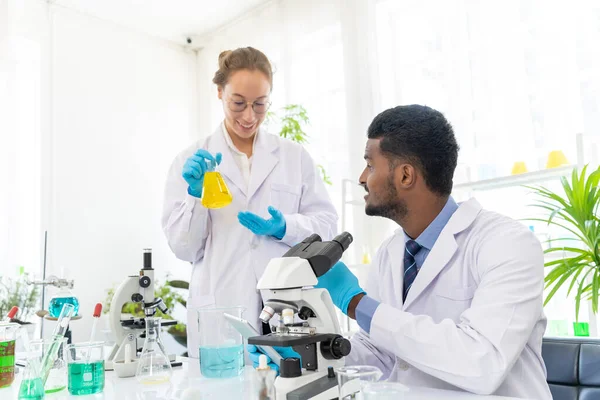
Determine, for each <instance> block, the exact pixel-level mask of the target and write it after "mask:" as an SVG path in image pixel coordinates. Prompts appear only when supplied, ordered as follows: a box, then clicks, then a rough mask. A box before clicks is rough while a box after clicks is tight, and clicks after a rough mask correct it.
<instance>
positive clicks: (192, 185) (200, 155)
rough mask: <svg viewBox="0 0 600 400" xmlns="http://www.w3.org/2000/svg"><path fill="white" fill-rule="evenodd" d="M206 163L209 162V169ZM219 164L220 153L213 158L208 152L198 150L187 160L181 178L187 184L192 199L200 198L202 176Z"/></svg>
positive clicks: (202, 183) (202, 182)
mask: <svg viewBox="0 0 600 400" xmlns="http://www.w3.org/2000/svg"><path fill="white" fill-rule="evenodd" d="M207 161H210V163H211V166H210V167H209V165H208V163H207ZM218 164H221V153H217V154H216V155H215V156H214V157H213V155H212V154H210V153H209V152H208V151H206V150H204V149H199V150H198V151H196V152H195V153H194V155H193V156H191V157H190V158H188V159H187V160H186V161H185V164H184V165H183V172H182V174H181V175H182V176H183V179H185V181H186V182H187V184H188V185H189V186H188V193H189V194H190V195H192V196H194V197H202V185H204V174H205V173H206V172H207V171H211V170H212V169H213V168H214V167H215V166H216V165H218Z"/></svg>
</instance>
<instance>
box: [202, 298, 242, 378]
mask: <svg viewBox="0 0 600 400" xmlns="http://www.w3.org/2000/svg"><path fill="white" fill-rule="evenodd" d="M244 310H245V308H244V307H206V308H198V309H197V310H196V312H197V313H198V335H199V343H200V351H199V353H200V372H202V376H205V377H207V378H232V377H235V376H238V375H240V374H241V373H242V372H243V371H244V343H243V339H242V335H241V334H240V333H239V332H238V331H237V330H236V329H235V328H234V327H233V326H232V325H231V324H230V323H229V321H228V320H226V319H225V317H224V316H223V314H224V313H227V314H230V315H233V316H234V317H238V318H241V317H242V314H243V313H244Z"/></svg>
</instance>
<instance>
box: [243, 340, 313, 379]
mask: <svg viewBox="0 0 600 400" xmlns="http://www.w3.org/2000/svg"><path fill="white" fill-rule="evenodd" d="M273 348H274V349H275V351H277V352H278V353H279V354H281V357H283V358H288V357H296V358H299V359H300V364H301V365H302V357H300V354H298V353H296V352H295V351H294V350H292V348H291V347H273ZM246 350H247V351H248V355H249V356H250V360H252V366H253V367H254V368H256V367H258V357H260V355H261V354H264V353H262V352H261V351H260V350H258V347H256V346H255V345H253V344H249V345H247V346H246ZM265 357H267V364H268V365H269V367H271V369H274V370H275V371H277V375H279V365H277V364H275V363H274V362H273V361H272V360H271V357H269V356H267V355H266V354H265Z"/></svg>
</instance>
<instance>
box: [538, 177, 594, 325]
mask: <svg viewBox="0 0 600 400" xmlns="http://www.w3.org/2000/svg"><path fill="white" fill-rule="evenodd" d="M586 171H587V165H586V166H585V167H583V169H582V171H581V172H578V170H577V168H575V169H573V172H572V174H571V179H570V180H569V179H567V178H566V177H561V180H560V181H561V186H562V192H561V193H555V192H552V191H551V190H548V189H546V188H545V187H542V186H533V187H532V186H527V187H528V188H529V189H532V190H533V193H534V194H535V196H536V198H537V199H536V202H535V204H532V206H533V207H536V208H538V209H541V210H543V211H544V212H545V213H546V214H547V216H546V217H545V218H529V220H532V221H540V222H545V223H546V224H547V225H548V226H554V227H558V228H560V229H562V230H564V231H565V232H569V233H570V234H571V235H573V236H572V237H563V238H557V239H554V238H553V239H551V240H550V241H549V248H548V249H546V250H545V251H544V253H545V254H549V253H560V254H562V256H561V257H560V258H559V259H556V260H550V261H547V262H546V263H545V266H546V267H548V268H552V270H551V271H550V272H549V273H548V274H547V275H546V278H545V288H546V289H550V291H549V292H548V295H547V296H546V300H545V301H544V305H546V304H548V302H549V301H550V300H551V299H552V298H553V296H554V295H555V294H556V292H557V291H558V289H560V288H561V287H563V286H564V285H566V284H568V291H567V296H568V295H570V294H571V292H572V291H573V290H574V291H575V292H574V293H575V323H574V326H573V327H574V331H575V334H576V335H578V336H584V335H586V332H585V331H586V330H588V329H589V327H588V326H587V323H582V322H579V308H580V305H581V301H582V300H584V301H590V300H591V303H592V311H593V312H594V313H597V312H598V293H599V291H600V219H599V218H598V206H599V205H600V190H599V189H598V182H599V180H600V168H598V169H596V170H595V171H593V172H592V173H590V174H589V175H587V174H586ZM588 335H589V333H588Z"/></svg>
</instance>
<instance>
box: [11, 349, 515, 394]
mask: <svg viewBox="0 0 600 400" xmlns="http://www.w3.org/2000/svg"><path fill="white" fill-rule="evenodd" d="M179 361H182V362H183V366H181V367H176V368H173V376H172V377H171V381H170V382H169V383H165V384H162V385H156V386H148V385H142V384H139V383H137V382H136V380H135V378H118V377H117V376H116V374H115V373H114V371H107V372H106V380H105V386H104V392H103V393H98V394H94V395H87V396H71V395H70V394H69V392H68V390H67V389H65V390H63V391H61V392H59V393H53V394H48V395H46V399H47V400H66V399H69V400H76V399H77V400H85V399H94V400H103V399H110V400H112V399H118V400H159V399H160V400H162V399H164V400H179V399H181V396H182V394H183V392H184V391H185V390H186V389H188V388H194V389H195V390H194V392H195V393H198V392H197V391H200V393H201V395H200V396H199V397H195V399H196V400H207V399H215V400H216V399H219V400H227V399H232V400H233V399H235V400H239V399H252V398H253V397H252V396H251V392H250V388H251V385H252V375H251V374H252V373H253V372H252V367H246V368H245V370H244V374H243V375H241V376H239V377H237V378H230V379H208V378H204V377H203V376H202V375H201V373H200V366H199V364H198V360H195V359H188V358H181V359H179ZM21 375H22V374H17V375H16V377H15V381H14V382H13V384H12V385H11V386H10V387H8V388H4V389H0V399H2V400H13V399H14V400H16V399H17V397H18V393H19V384H20V381H21ZM404 399H405V400H416V399H419V400H440V399H442V400H443V399H452V400H463V399H464V400H477V399H488V400H492V399H493V400H509V398H508V397H495V396H477V395H473V394H469V393H463V392H454V391H445V390H434V389H424V388H416V387H415V388H410V389H409V390H408V392H407V393H406V396H405V397H404ZM513 400H514V399H513Z"/></svg>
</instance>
